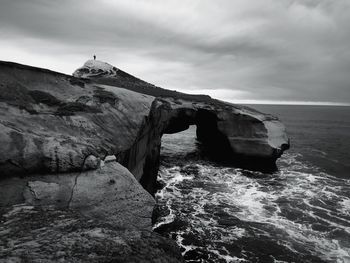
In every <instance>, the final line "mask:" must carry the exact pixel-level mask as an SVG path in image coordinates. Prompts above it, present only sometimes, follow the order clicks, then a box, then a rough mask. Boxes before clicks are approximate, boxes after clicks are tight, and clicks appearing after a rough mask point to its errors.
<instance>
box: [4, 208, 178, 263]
mask: <svg viewBox="0 0 350 263" xmlns="http://www.w3.org/2000/svg"><path fill="white" fill-rule="evenodd" d="M0 220H1V224H0V262H1V263H7V262H121V263H122V262H164V263H166V262H182V259H181V254H180V252H179V250H178V248H177V246H176V245H175V243H174V242H171V241H169V240H168V239H166V238H164V237H161V236H159V235H158V234H156V233H154V232H151V231H146V230H132V229H128V228H124V227H120V226H118V225H115V224H111V223H106V222H101V221H100V220H96V219H91V218H89V217H85V216H83V215H81V214H80V213H77V212H75V211H72V210H59V209H56V208H50V207H46V208H38V207H33V206H28V205H16V206H14V207H13V208H12V209H11V210H9V211H8V212H7V213H5V214H3V215H2V216H1V217H0Z"/></svg>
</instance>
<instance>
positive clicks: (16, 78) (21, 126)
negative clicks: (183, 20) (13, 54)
mask: <svg viewBox="0 0 350 263" xmlns="http://www.w3.org/2000/svg"><path fill="white" fill-rule="evenodd" d="M121 83H122V85H121ZM106 84H108V85H106ZM120 86H122V87H123V88H120ZM189 125H196V126H197V138H198V140H199V141H201V144H202V145H203V147H204V148H205V149H206V151H207V152H208V153H214V155H216V156H219V157H220V159H225V161H228V162H230V163H235V164H237V165H242V166H245V167H248V168H254V169H271V168H272V167H273V166H274V163H275V161H276V159H277V158H278V157H280V156H281V154H282V153H283V151H284V150H286V149H287V148H288V147H289V142H288V138H287V136H286V133H285V129H284V126H283V124H282V123H281V122H279V120H278V119H277V118H275V117H273V116H270V115H265V114H263V113H260V112H257V111H255V110H253V109H250V108H247V107H242V106H238V105H233V104H229V103H225V102H222V101H218V100H213V99H211V98H210V97H208V96H195V95H188V94H183V93H179V92H174V91H167V90H165V89H161V88H158V87H155V86H154V85H152V84H149V83H146V82H144V81H142V80H139V79H137V78H135V77H133V76H132V75H129V74H127V73H125V72H123V71H120V70H119V69H117V68H115V67H113V66H110V65H108V64H107V65H106V63H104V62H94V61H92V62H91V61H89V62H88V63H87V64H85V66H83V68H80V69H79V70H77V71H76V72H75V73H74V74H73V76H68V75H64V74H60V73H56V72H52V71H48V70H44V69H39V68H32V67H28V66H23V65H19V64H14V63H8V62H0V143H1V149H0V195H1V201H0V206H1V220H2V222H3V223H4V224H7V225H8V226H9V229H8V230H6V229H0V233H2V234H1V235H0V240H1V241H0V247H1V248H2V249H1V251H4V252H1V253H2V254H0V258H2V257H3V258H4V257H5V258H11V257H18V255H23V256H26V257H27V259H29V260H32V259H33V260H34V261H35V260H36V261H40V260H52V261H55V260H57V259H58V257H59V256H52V257H50V256H48V257H46V256H45V255H46V254H47V253H46V252H48V251H46V252H45V249H44V244H47V243H52V244H55V242H56V243H57V244H58V243H59V242H60V240H61V239H65V240H66V241H67V240H71V241H69V242H68V241H67V242H68V243H64V244H66V245H63V246H57V247H59V249H57V250H54V248H53V247H51V248H50V249H51V250H49V251H50V255H51V252H52V251H56V252H57V253H58V254H59V255H65V257H67V258H75V259H76V260H77V261H79V260H81V261H84V260H86V259H87V258H86V257H87V255H89V254H84V252H83V251H87V250H89V249H87V247H85V246H84V245H81V246H78V248H77V250H76V253H75V252H74V253H75V254H69V253H71V252H68V251H69V249H68V247H69V243H70V242H73V243H79V242H81V240H82V238H83V237H84V236H86V235H87V236H92V239H91V240H90V241H91V242H92V243H91V244H90V243H89V246H90V245H91V247H93V248H94V249H92V252H91V253H92V255H91V259H93V260H95V261H101V260H102V259H103V260H107V259H108V260H110V259H123V260H124V259H127V258H128V257H129V258H130V261H133V257H134V256H135V255H134V254H133V253H135V252H134V249H135V247H136V246H137V245H136V244H139V243H142V242H143V241H144V243H145V245H144V246H143V248H144V250H143V249H141V250H140V252H139V254H140V255H141V256H142V255H144V254H145V251H146V250H148V249H153V250H154V251H156V252H155V254H154V255H153V256H154V258H159V259H162V260H167V262H171V261H170V259H171V260H173V261H174V262H176V261H179V260H181V257H180V256H179V255H180V253H179V251H178V250H177V248H176V246H175V245H174V244H173V242H172V241H170V240H166V241H164V240H163V239H162V238H161V237H159V236H156V235H155V234H154V233H148V232H147V231H149V230H150V228H151V221H150V218H151V213H152V209H153V206H154V201H153V198H152V197H151V195H150V194H149V193H153V192H154V190H155V184H156V179H157V172H158V163H159V154H160V144H161V137H162V135H163V134H164V133H175V132H179V131H182V130H185V129H187V128H188V126H189ZM216 153H221V156H220V155H219V154H216ZM118 163H119V164H118ZM252 163H254V167H253V165H252ZM139 183H140V184H141V185H142V186H143V188H142V187H141V186H140V185H139ZM144 189H146V190H147V191H148V192H149V193H147V192H146V191H145V190H144ZM44 214H45V215H47V217H48V218H47V220H46V221H45V222H47V223H45V224H44V225H45V229H44V230H40V229H41V228H40V224H39V225H38V224H36V223H35V222H36V220H39V221H38V222H41V221H40V217H41V216H43V215H44ZM14 218H17V219H18V220H17V221H16V222H17V223H14V221H13V220H12V219H14ZM30 218H33V220H30ZM60 218H63V219H62V220H63V221H62V220H61V219H60ZM66 219H67V220H68V223H67V222H66V221H65V220H66ZM57 220H58V221H57ZM89 220H92V221H91V222H92V223H91V224H81V223H79V224H78V227H77V229H75V230H74V229H73V225H74V226H75V225H76V224H75V223H74V222H75V221H77V222H83V221H84V222H85V221H86V222H90V221H89ZM33 224H34V225H33ZM22 225H23V227H25V228H29V229H31V232H29V233H28V235H26V234H18V235H14V234H13V233H15V232H16V231H17V232H18V231H24V230H25V229H22V228H21V227H22ZM52 225H56V226H57V227H54V228H52ZM60 226H61V227H60ZM118 227H119V228H121V229H122V230H120V229H119V228H118ZM130 229H131V230H130ZM33 231H34V232H33ZM35 231H39V232H40V231H42V233H43V236H44V237H43V238H42V239H39V240H37V236H36V234H35V233H37V232H35ZM51 231H54V233H56V234H57V236H59V238H58V239H55V240H52V239H51V237H47V238H45V236H48V235H49V233H51ZM123 231H124V232H123ZM128 231H131V232H132V233H133V235H135V238H131V239H129V235H128V234H127V233H128ZM20 233H23V232H20ZM75 233H78V234H75ZM106 233H107V234H106ZM146 233H148V234H146ZM90 234H91V235H90ZM113 237H118V238H119V237H120V240H121V241H120V242H119V243H118V242H117V243H118V244H119V247H120V246H122V245H120V244H123V246H124V245H125V244H126V245H125V249H124V247H123V249H124V250H121V251H124V252H125V253H124V252H123V253H124V254H122V255H120V254H118V253H117V252H115V254H110V253H107V254H106V251H105V250H104V249H102V250H101V251H103V252H101V251H97V250H98V249H97V247H101V246H104V244H106V243H108V242H109V241H108V240H110V239H113ZM67 238H68V239H67ZM25 240H30V242H29V243H28V242H27V241H25ZM135 240H136V241H135ZM11 242H12V243H13V242H14V243H18V244H20V246H19V247H18V246H17V247H16V248H14V247H11V246H10V243H11ZM133 242H134V243H133ZM161 244H163V245H164V246H162V245H161ZM165 244H167V245H165ZM114 245H115V246H117V247H118V245H117V244H114ZM33 248H35V249H33ZM28 251H34V252H28ZM61 252H62V253H61ZM28 253H29V254H28ZM72 253H73V252H72ZM103 253H105V255H106V258H103V256H102V258H101V254H103ZM55 255H56V254H55ZM144 256H145V258H146V259H147V257H146V255H144ZM168 259H169V260H168ZM89 260H90V258H89ZM150 261H151V259H150Z"/></svg>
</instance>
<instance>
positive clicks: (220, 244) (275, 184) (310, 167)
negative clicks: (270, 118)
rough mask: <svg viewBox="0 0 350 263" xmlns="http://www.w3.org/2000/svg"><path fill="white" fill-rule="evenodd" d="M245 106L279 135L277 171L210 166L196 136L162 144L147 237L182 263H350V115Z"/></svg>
mask: <svg viewBox="0 0 350 263" xmlns="http://www.w3.org/2000/svg"><path fill="white" fill-rule="evenodd" d="M248 106H250V107H252V108H255V109H257V110H259V111H262V112H265V113H269V114H273V115H275V116H277V117H279V119H280V120H281V121H282V122H283V123H284V124H285V126H286V129H287V133H288V136H289V138H290V141H291V148H290V149H289V150H288V151H286V152H285V153H284V154H283V156H282V157H281V158H280V159H279V160H278V161H277V166H278V170H277V171H275V172H271V173H262V172H257V171H250V170H245V169H240V168H237V167H231V166H226V165H222V164H219V163H215V162H213V161H211V160H209V159H208V158H206V157H205V156H203V154H201V152H200V150H199V149H200V147H199V142H198V141H197V140H196V135H195V129H196V127H195V126H191V127H190V128H189V129H188V130H186V131H183V132H181V133H177V134H169V135H164V136H163V138H162V148H161V166H160V170H159V174H158V182H159V189H158V191H157V193H156V195H155V197H156V201H157V206H156V209H155V212H154V217H153V221H154V224H153V228H154V231H156V232H158V233H160V234H161V235H164V236H166V237H170V238H172V239H173V240H175V241H176V242H177V244H178V245H179V247H180V249H181V252H182V255H183V257H184V259H185V261H186V262H276V263H277V262H278V263H280V262H306V263H307V262H317V263H322V262H350V107H342V106H291V105H288V106H287V105H248Z"/></svg>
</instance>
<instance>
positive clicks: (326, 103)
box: [226, 100, 350, 107]
mask: <svg viewBox="0 0 350 263" xmlns="http://www.w3.org/2000/svg"><path fill="white" fill-rule="evenodd" d="M226 101H228V102H230V103H235V104H251V105H288V106H336V107H350V103H343V102H329V101H267V100H226Z"/></svg>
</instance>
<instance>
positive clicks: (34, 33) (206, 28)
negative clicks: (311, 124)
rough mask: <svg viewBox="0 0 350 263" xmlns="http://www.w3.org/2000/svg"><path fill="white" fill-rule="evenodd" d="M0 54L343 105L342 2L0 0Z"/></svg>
mask: <svg viewBox="0 0 350 263" xmlns="http://www.w3.org/2000/svg"><path fill="white" fill-rule="evenodd" d="M0 5H1V6H0V34H1V38H0V59H1V60H11V61H17V62H20V63H25V64H30V65H36V66H40V67H47V68H50V69H53V70H57V71H61V72H65V73H68V74H70V73H72V72H73V71H74V70H75V69H76V68H77V67H79V66H81V64H83V63H84V62H85V60H86V59H88V58H89V57H91V56H92V55H93V54H97V57H98V59H101V60H104V61H107V62H109V63H111V64H113V65H115V66H117V67H119V68H121V69H123V70H126V71H128V72H130V73H132V74H135V75H137V76H139V77H141V78H143V79H145V80H147V81H149V82H152V83H154V84H156V85H159V86H162V87H164V88H169V89H176V90H180V91H185V92H186V91H187V92H192V93H203V92H205V93H209V94H210V95H212V96H214V97H218V98H220V99H226V100H233V101H240V100H244V101H246V100H252V101H256V100H260V101H276V102H278V101H308V102H310V101H311V102H320V101H321V102H338V103H339V102H340V103H350V48H349V43H350V26H349V25H350V16H349V13H350V1H348V0H337V1H334V0H265V1H255V0H218V1H211V0H191V1H176V0H152V1H151V0H148V1H141V0H128V1H123V0H113V1H112V0H99V1H98V0H90V1H83V0H75V1H68V0H61V1H46V0H2V1H1V4H0Z"/></svg>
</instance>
